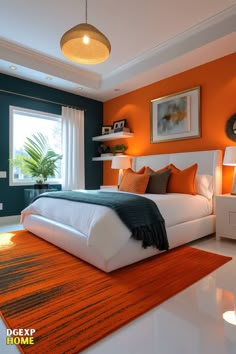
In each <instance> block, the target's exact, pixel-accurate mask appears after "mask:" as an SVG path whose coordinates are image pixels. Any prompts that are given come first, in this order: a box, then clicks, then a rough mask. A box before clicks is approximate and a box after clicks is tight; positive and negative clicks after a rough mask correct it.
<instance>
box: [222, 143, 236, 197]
mask: <svg viewBox="0 0 236 354" xmlns="http://www.w3.org/2000/svg"><path fill="white" fill-rule="evenodd" d="M223 165H226V166H233V167H234V177H233V184H232V190H231V194H233V195H234V194H236V174H235V167H236V146H227V147H226V148H225V154H224V160H223Z"/></svg>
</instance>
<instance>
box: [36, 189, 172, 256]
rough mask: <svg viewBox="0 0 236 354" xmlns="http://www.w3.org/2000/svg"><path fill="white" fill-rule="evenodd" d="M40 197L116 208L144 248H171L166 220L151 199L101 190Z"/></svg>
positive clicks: (56, 193)
mask: <svg viewBox="0 0 236 354" xmlns="http://www.w3.org/2000/svg"><path fill="white" fill-rule="evenodd" d="M38 198H58V199H66V200H71V201H73V202H82V203H90V204H97V205H103V206H106V207H108V208H111V209H113V210H114V211H115V212H116V213H117V214H118V216H119V217H120V219H121V220H122V221H123V223H124V224H125V225H126V226H127V227H128V229H129V230H130V232H131V236H132V238H134V239H135V240H140V241H142V246H143V247H144V248H147V247H149V246H154V247H156V248H158V249H159V250H167V249H168V248H169V244H168V239H167V235H166V229H165V220H164V219H163V217H162V215H161V213H160V211H159V209H158V207H157V205H156V204H155V203H154V202H153V201H152V200H150V199H148V198H145V197H141V196H138V195H135V194H129V193H123V192H122V193H118V192H104V191H100V190H85V191H82V190H80V191H58V192H46V193H43V194H40V195H39V196H37V197H36V198H35V199H34V200H36V199H38Z"/></svg>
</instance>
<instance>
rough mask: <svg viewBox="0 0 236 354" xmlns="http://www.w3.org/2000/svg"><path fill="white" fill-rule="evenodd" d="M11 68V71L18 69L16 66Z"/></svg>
mask: <svg viewBox="0 0 236 354" xmlns="http://www.w3.org/2000/svg"><path fill="white" fill-rule="evenodd" d="M9 68H10V69H11V70H16V69H17V67H16V66H14V65H11V66H9Z"/></svg>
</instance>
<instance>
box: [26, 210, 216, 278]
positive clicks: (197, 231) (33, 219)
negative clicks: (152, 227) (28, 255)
mask: <svg viewBox="0 0 236 354" xmlns="http://www.w3.org/2000/svg"><path fill="white" fill-rule="evenodd" d="M24 227H25V228H26V229H27V230H29V231H30V232H32V233H33V234H35V235H38V236H39V237H41V238H43V239H44V240H46V241H48V242H50V243H52V244H54V245H56V246H58V247H59V248H61V249H63V250H65V251H67V252H69V253H71V254H72V255H74V256H76V257H78V258H80V259H82V260H84V261H86V262H88V263H90V264H92V265H94V266H95V267H97V268H99V269H101V270H103V271H104V272H111V271H113V270H115V269H118V268H121V267H124V266H127V265H129V264H132V263H135V262H138V261H140V260H142V259H145V258H148V257H151V256H154V255H157V254H159V253H161V252H163V251H159V250H157V249H155V248H153V247H149V248H147V249H143V248H142V247H141V243H140V241H136V240H133V239H132V238H130V239H129V240H128V242H127V243H126V244H125V245H124V246H123V247H122V248H121V249H120V250H119V251H118V252H117V253H116V254H115V255H114V256H113V257H112V258H110V259H109V260H105V259H104V258H103V257H102V255H100V254H99V252H98V251H97V250H96V249H95V248H94V247H92V246H89V247H88V245H87V238H86V236H85V235H83V234H82V233H80V232H78V231H76V230H75V229H73V228H72V227H69V226H66V225H62V224H60V223H57V222H53V221H51V220H49V219H46V218H43V217H41V216H38V215H27V216H26V218H25V220H24ZM166 231H167V236H168V240H169V244H170V249H171V248H175V247H178V246H181V245H183V244H186V243H189V242H191V241H194V240H196V239H199V238H201V237H204V236H207V235H210V234H212V233H214V232H215V215H209V216H207V217H204V218H201V219H196V220H193V221H189V222H185V223H182V224H179V225H175V226H171V227H169V228H167V230H166ZM164 252H165V251H164Z"/></svg>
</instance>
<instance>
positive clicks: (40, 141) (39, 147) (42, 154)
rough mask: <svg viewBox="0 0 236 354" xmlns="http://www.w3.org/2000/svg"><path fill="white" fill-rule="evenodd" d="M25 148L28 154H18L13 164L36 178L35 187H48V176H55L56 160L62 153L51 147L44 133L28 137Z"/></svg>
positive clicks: (60, 157)
mask: <svg viewBox="0 0 236 354" xmlns="http://www.w3.org/2000/svg"><path fill="white" fill-rule="evenodd" d="M24 150H25V152H26V153H27V156H22V155H17V156H16V158H15V159H14V160H13V161H12V163H13V165H14V166H16V167H19V168H20V169H21V171H22V172H23V173H24V174H26V175H29V176H32V177H33V178H35V181H36V184H35V185H34V186H35V188H48V184H45V182H46V181H47V178H48V177H55V173H56V171H57V164H56V162H57V161H58V160H60V159H62V155H60V154H57V153H56V152H55V151H54V150H52V149H51V148H50V145H49V143H48V140H47V138H46V137H45V136H44V135H43V134H42V133H36V134H33V135H32V137H27V138H26V142H25V143H24Z"/></svg>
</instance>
